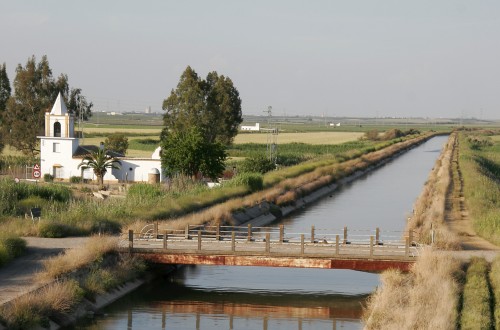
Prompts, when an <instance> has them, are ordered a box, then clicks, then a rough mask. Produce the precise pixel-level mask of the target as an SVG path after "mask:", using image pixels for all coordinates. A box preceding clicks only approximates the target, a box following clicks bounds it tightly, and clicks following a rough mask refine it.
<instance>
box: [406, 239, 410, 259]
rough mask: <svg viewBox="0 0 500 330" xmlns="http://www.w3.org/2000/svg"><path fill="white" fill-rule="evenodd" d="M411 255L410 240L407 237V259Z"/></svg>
mask: <svg viewBox="0 0 500 330" xmlns="http://www.w3.org/2000/svg"><path fill="white" fill-rule="evenodd" d="M409 255H410V238H409V237H406V242H405V257H406V258H408V256H409Z"/></svg>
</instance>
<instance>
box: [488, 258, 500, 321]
mask: <svg viewBox="0 0 500 330" xmlns="http://www.w3.org/2000/svg"><path fill="white" fill-rule="evenodd" d="M489 280H490V283H491V291H492V293H493V297H492V298H493V306H494V308H493V316H494V317H493V319H494V322H493V323H494V325H495V329H500V255H497V257H496V258H495V259H494V260H493V262H492V263H491V269H490V276H489Z"/></svg>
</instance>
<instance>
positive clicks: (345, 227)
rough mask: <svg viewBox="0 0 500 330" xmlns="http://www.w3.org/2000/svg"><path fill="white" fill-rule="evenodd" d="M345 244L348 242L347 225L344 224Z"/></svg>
mask: <svg viewBox="0 0 500 330" xmlns="http://www.w3.org/2000/svg"><path fill="white" fill-rule="evenodd" d="M344 244H347V226H344Z"/></svg>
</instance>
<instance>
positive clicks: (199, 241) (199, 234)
mask: <svg viewBox="0 0 500 330" xmlns="http://www.w3.org/2000/svg"><path fill="white" fill-rule="evenodd" d="M198 251H201V230H198Z"/></svg>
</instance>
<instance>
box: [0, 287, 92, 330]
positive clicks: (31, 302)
mask: <svg viewBox="0 0 500 330" xmlns="http://www.w3.org/2000/svg"><path fill="white" fill-rule="evenodd" d="M82 297H83V290H82V289H81V288H80V287H79V285H78V283H77V282H76V281H60V282H55V283H53V284H51V285H49V286H46V287H45V288H43V289H42V290H40V291H38V292H34V293H29V294H27V295H24V296H22V297H21V298H19V299H16V300H15V301H14V302H13V303H12V304H10V305H7V306H4V307H2V308H1V309H0V317H1V318H2V319H3V322H5V323H6V326H7V329H33V328H37V327H44V328H47V327H48V326H49V318H50V317H54V316H57V315H60V314H67V313H69V312H71V310H72V309H73V308H74V307H75V306H76V305H77V304H78V302H80V300H81V299H82Z"/></svg>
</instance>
